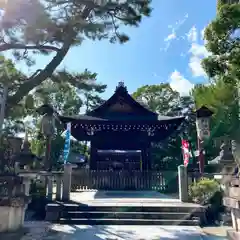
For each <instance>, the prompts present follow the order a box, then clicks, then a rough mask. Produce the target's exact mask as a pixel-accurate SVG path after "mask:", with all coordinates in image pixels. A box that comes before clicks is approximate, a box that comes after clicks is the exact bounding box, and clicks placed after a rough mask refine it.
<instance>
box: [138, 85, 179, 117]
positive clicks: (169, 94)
mask: <svg viewBox="0 0 240 240" xmlns="http://www.w3.org/2000/svg"><path fill="white" fill-rule="evenodd" d="M133 97H134V98H135V99H136V100H138V101H139V102H140V103H143V104H145V105H146V106H147V107H148V108H149V109H150V110H151V111H153V112H156V113H158V114H161V115H168V114H170V112H171V110H172V106H173V105H174V104H176V103H177V102H178V100H179V93H178V92H176V91H173V90H172V88H171V87H170V85H169V84H168V83H162V84H159V85H145V86H142V87H140V88H138V89H137V91H136V92H134V93H133Z"/></svg>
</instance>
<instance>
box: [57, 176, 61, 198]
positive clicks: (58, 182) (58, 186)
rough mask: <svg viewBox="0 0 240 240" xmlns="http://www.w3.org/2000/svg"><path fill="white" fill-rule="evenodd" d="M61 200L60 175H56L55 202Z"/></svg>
mask: <svg viewBox="0 0 240 240" xmlns="http://www.w3.org/2000/svg"><path fill="white" fill-rule="evenodd" d="M61 199H62V175H61V174H56V200H58V201H60V200H61Z"/></svg>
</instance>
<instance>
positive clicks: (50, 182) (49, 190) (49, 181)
mask: <svg viewBox="0 0 240 240" xmlns="http://www.w3.org/2000/svg"><path fill="white" fill-rule="evenodd" d="M47 198H48V199H49V200H52V198H53V177H52V176H47Z"/></svg>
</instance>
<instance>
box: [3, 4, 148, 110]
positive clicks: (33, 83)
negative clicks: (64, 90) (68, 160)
mask: <svg viewBox="0 0 240 240" xmlns="http://www.w3.org/2000/svg"><path fill="white" fill-rule="evenodd" d="M150 4H151V0H145V1H142V0H134V1H133V0H126V1H95V0H88V1H76V0H69V1H62V0H35V1H27V0H23V1H19V2H18V4H17V5H16V3H15V2H13V1H5V2H4V3H2V6H1V9H2V10H3V11H2V13H3V16H2V18H1V26H2V27H1V36H2V38H1V40H0V52H4V51H8V50H10V51H11V52H12V54H13V56H14V57H15V59H16V60H17V61H22V60H23V61H25V62H26V64H27V65H28V66H29V67H31V66H32V65H34V64H35V57H36V56H37V55H39V54H40V55H50V54H52V53H54V54H52V58H51V60H50V61H49V62H48V63H46V64H45V67H44V68H43V69H38V70H37V71H36V72H35V73H34V74H33V75H32V76H26V77H25V78H24V81H22V82H21V84H20V85H17V86H16V88H15V90H14V93H13V94H12V95H11V96H9V98H8V107H9V108H10V107H14V106H16V105H17V104H18V103H19V102H20V101H21V100H22V99H23V98H24V97H25V96H26V95H28V93H29V92H30V91H31V90H33V89H34V88H35V87H37V86H38V85H40V84H41V83H42V82H43V81H45V80H47V79H48V78H50V77H51V76H52V75H53V73H54V72H55V70H56V68H57V67H58V66H59V65H60V64H61V62H62V60H63V59H64V58H65V56H66V55H67V53H68V51H69V50H70V49H71V47H74V46H79V45H81V44H82V42H83V41H84V40H85V39H88V40H92V41H96V40H109V41H110V42H111V43H116V42H119V43H125V42H127V41H128V40H129V36H127V35H126V34H125V33H123V32H121V28H122V26H129V27H131V26H132V27H138V26H139V24H140V23H141V21H142V18H143V17H148V16H150V13H151V7H150ZM68 80H69V81H70V80H71V82H70V83H71V85H73V86H76V85H77V84H78V83H77V82H76V80H77V79H76V78H72V79H68Z"/></svg>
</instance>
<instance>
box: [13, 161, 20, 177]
mask: <svg viewBox="0 0 240 240" xmlns="http://www.w3.org/2000/svg"><path fill="white" fill-rule="evenodd" d="M19 165H20V163H19V162H15V165H14V170H15V173H16V174H18V172H19V170H20V166H19Z"/></svg>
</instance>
